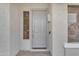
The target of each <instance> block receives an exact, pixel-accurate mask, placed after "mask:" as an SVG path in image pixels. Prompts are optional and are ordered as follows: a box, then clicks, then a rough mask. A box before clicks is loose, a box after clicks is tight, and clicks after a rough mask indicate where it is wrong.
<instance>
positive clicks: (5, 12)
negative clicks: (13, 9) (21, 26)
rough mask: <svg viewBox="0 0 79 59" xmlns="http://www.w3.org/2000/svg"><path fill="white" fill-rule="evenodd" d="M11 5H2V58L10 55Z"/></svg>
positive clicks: (0, 16)
mask: <svg viewBox="0 0 79 59" xmlns="http://www.w3.org/2000/svg"><path fill="white" fill-rule="evenodd" d="M9 50H10V49H9V4H7V3H5V4H4V3H1V4H0V56H7V55H9Z"/></svg>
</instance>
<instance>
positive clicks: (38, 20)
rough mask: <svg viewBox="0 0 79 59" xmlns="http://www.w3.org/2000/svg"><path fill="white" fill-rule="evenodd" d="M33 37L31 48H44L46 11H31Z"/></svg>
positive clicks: (45, 40)
mask: <svg viewBox="0 0 79 59" xmlns="http://www.w3.org/2000/svg"><path fill="white" fill-rule="evenodd" d="M32 21H33V23H32V24H33V39H32V48H46V42H47V28H48V27H47V24H48V23H47V11H42V10H41V11H32Z"/></svg>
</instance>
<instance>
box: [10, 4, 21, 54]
mask: <svg viewBox="0 0 79 59" xmlns="http://www.w3.org/2000/svg"><path fill="white" fill-rule="evenodd" d="M9 6H10V10H9V11H10V55H16V54H17V53H18V51H19V50H20V23H19V22H20V18H19V17H20V14H19V13H20V10H19V6H18V4H10V5H9Z"/></svg>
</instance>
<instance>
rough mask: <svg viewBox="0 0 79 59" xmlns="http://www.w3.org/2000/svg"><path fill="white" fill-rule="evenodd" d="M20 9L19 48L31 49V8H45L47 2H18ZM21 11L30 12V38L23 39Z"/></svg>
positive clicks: (46, 7)
mask: <svg viewBox="0 0 79 59" xmlns="http://www.w3.org/2000/svg"><path fill="white" fill-rule="evenodd" d="M20 7H21V8H20V9H21V16H22V17H21V20H20V24H21V25H20V29H21V30H20V33H21V34H20V36H21V50H31V49H32V23H31V11H32V10H47V9H48V4H42V3H27V4H20ZM23 11H29V13H30V20H29V22H30V24H31V25H30V38H29V39H25V40H23V34H22V33H23Z"/></svg>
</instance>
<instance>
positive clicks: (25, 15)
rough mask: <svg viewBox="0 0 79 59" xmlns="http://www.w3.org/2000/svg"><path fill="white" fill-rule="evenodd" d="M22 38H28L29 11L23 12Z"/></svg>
mask: <svg viewBox="0 0 79 59" xmlns="http://www.w3.org/2000/svg"><path fill="white" fill-rule="evenodd" d="M23 39H29V12H28V11H24V12H23Z"/></svg>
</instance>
